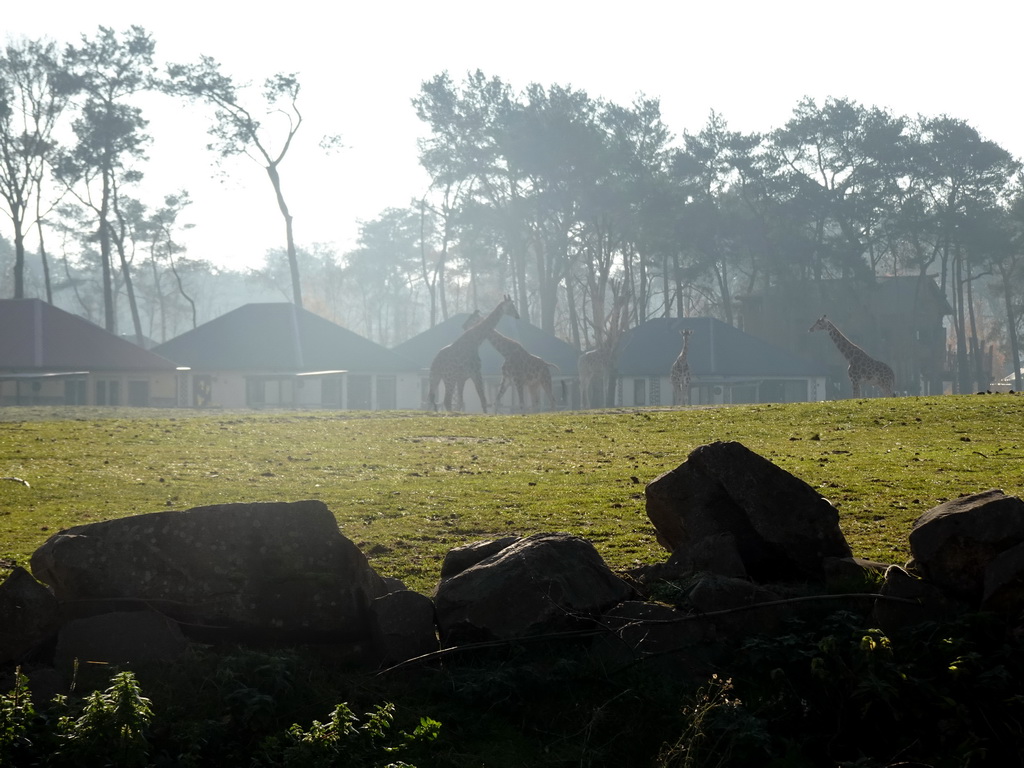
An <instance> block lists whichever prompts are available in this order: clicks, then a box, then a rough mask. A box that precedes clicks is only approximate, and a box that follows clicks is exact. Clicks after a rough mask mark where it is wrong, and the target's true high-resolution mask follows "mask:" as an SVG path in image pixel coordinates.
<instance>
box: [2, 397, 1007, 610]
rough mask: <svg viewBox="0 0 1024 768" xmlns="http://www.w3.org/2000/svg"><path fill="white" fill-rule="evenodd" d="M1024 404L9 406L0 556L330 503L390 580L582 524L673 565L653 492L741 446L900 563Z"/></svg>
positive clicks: (580, 529) (971, 488)
mask: <svg viewBox="0 0 1024 768" xmlns="http://www.w3.org/2000/svg"><path fill="white" fill-rule="evenodd" d="M1022 415H1024V398H1019V397H1015V396H1011V395H993V396H976V395H973V396H946V397H929V398H893V399H875V400H845V401H836V402H827V403H801V404H792V405H754V406H735V407H726V408H705V409H686V410H682V409H679V410H677V409H634V410H622V411H600V412H570V413H556V414H538V415H528V416H493V415H491V416H468V415H448V414H441V415H436V414H423V413H398V412H388V413H374V414H366V413H350V412H304V411H303V412H295V411H289V412H196V411H163V410H148V409H139V410H130V409H50V410H42V409H26V408H0V475H13V476H17V477H21V478H23V479H25V480H27V481H28V482H29V483H30V484H31V487H30V488H26V487H24V486H22V485H20V484H17V483H12V482H2V483H0V558H3V559H4V560H6V561H7V565H8V567H9V565H10V564H11V563H17V564H22V565H27V563H28V559H29V557H30V555H31V553H32V552H33V551H34V550H35V549H36V548H37V547H38V546H39V545H40V544H42V543H43V542H44V541H45V540H46V539H47V537H49V536H50V535H52V534H53V533H55V532H56V531H58V530H60V529H61V528H66V527H69V526H72V525H79V524H82V523H89V522H96V521H99V520H107V519H111V518H115V517H123V516H126V515H133V514H139V513H144V512H154V511H159V510H167V509H188V508H190V507H195V506H201V505H206V504H220V503H228V502H251V501H295V500H299V499H321V500H323V501H324V502H325V503H326V504H327V505H328V507H329V508H330V509H331V510H332V511H333V512H334V514H335V516H336V517H337V520H338V524H339V526H340V527H341V530H342V531H343V532H344V533H345V535H347V536H348V537H349V538H351V539H352V540H353V541H355V542H356V543H357V544H358V545H359V546H360V547H361V548H362V550H363V551H364V552H366V553H367V555H368V557H369V558H370V561H371V563H372V564H373V566H374V567H375V568H376V569H377V570H378V571H379V572H380V573H381V575H384V576H397V577H399V578H401V579H403V580H405V582H406V583H407V584H408V585H409V586H410V587H412V588H414V589H417V590H419V591H422V592H430V591H431V590H432V589H433V587H434V586H435V585H436V583H437V579H438V573H439V570H440V564H441V559H442V558H443V557H444V555H445V553H446V552H448V551H449V550H450V549H451V548H453V547H456V546H459V545H461V544H464V543H467V542H470V541H475V540H478V539H481V538H488V537H495V536H501V535H507V534H509V533H517V534H522V535H527V534H531V533H535V532H541V531H566V532H569V533H573V534H577V535H579V536H582V537H584V538H586V539H588V540H590V541H592V542H593V543H594V544H595V546H596V547H597V549H598V551H599V552H600V553H601V554H602V556H603V557H604V558H605V560H606V561H607V562H608V563H609V565H611V566H612V567H613V568H625V567H630V566H633V565H636V564H646V563H654V562H661V561H663V560H664V559H665V558H666V556H667V555H666V553H665V552H664V551H663V550H662V549H661V548H660V547H659V546H658V544H657V543H656V541H655V539H654V533H653V528H652V526H651V525H650V523H649V521H648V519H647V516H646V513H645V511H644V494H643V491H644V485H645V484H646V483H648V482H650V481H651V480H653V479H654V478H655V477H657V476H658V475H659V474H661V473H662V472H666V471H668V470H670V469H673V468H675V467H677V466H678V465H679V464H680V463H682V462H683V461H685V459H686V457H687V455H688V453H689V452H690V451H691V450H693V449H694V448H696V447H697V446H699V445H702V444H705V443H709V442H713V441H716V440H737V441H739V442H742V443H743V444H744V445H746V446H747V447H748V448H750V449H751V450H753V451H755V452H757V453H760V454H761V455H763V456H765V457H766V458H768V459H769V460H771V461H772V462H774V463H775V464H777V465H779V466H780V467H782V468H784V469H786V470H788V471H790V472H792V473H793V474H794V475H796V476H797V477H799V478H801V479H802V480H804V481H806V482H807V483H809V484H810V485H811V486H813V487H814V488H816V489H818V490H819V492H821V493H822V494H823V495H824V496H826V497H828V498H829V499H831V500H832V501H833V503H835V504H836V506H837V507H838V509H839V512H840V524H841V526H842V528H843V532H844V533H845V535H846V537H847V539H848V541H849V542H850V545H851V547H852V548H853V551H854V554H856V555H857V556H859V557H866V558H871V559H875V560H881V561H883V562H893V563H902V562H903V561H904V560H905V559H906V558H907V557H908V555H909V550H908V545H907V535H908V533H909V532H910V529H911V526H912V524H913V522H914V520H915V519H916V518H917V517H918V516H919V515H920V514H921V513H923V512H925V511H926V510H928V509H930V508H931V507H933V506H935V505H936V504H939V503H940V502H942V501H945V500H947V499H951V498H955V497H957V496H961V495H964V494H968V493H974V492H977V491H981V490H985V489H988V488H1002V489H1003V490H1004V491H1005V492H1006V493H1008V494H1012V495H1021V494H1022V492H1024V475H1022V471H1021V470H1022V467H1024V464H1022V461H1024V436H1022V434H1021V425H1022V423H1024V422H1022V418H1021V417H1022Z"/></svg>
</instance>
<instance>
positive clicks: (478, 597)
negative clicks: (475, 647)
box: [434, 533, 633, 646]
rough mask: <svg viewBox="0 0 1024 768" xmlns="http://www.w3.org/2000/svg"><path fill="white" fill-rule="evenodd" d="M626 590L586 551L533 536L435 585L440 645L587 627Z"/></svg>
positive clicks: (586, 545)
mask: <svg viewBox="0 0 1024 768" xmlns="http://www.w3.org/2000/svg"><path fill="white" fill-rule="evenodd" d="M632 595H633V590H632V589H631V588H630V586H629V585H628V584H627V583H626V582H625V581H623V580H622V579H620V578H619V577H618V576H616V575H615V574H614V573H612V571H611V570H610V569H609V568H608V566H607V565H606V564H605V562H604V560H602V559H601V556H600V555H599V554H598V553H597V550H595V549H594V546H593V545H592V544H591V543H590V542H588V541H585V540H583V539H581V538H578V537H576V536H570V535H569V534H566V533H539V534H534V535H533V536H528V537H526V538H524V539H521V540H519V541H517V542H515V543H514V544H510V545H509V546H507V547H504V548H503V549H501V550H500V551H499V552H497V553H496V554H493V555H491V556H490V557H487V558H485V559H484V560H481V561H480V562H478V563H477V564H476V565H473V566H471V567H469V568H467V569H465V570H463V571H461V572H459V573H457V574H456V575H454V576H451V577H449V578H446V579H442V580H441V582H440V583H439V584H438V587H437V593H436V595H435V597H434V604H435V606H436V609H437V619H438V627H439V629H440V633H441V641H442V644H443V645H445V646H451V645H458V644H460V643H466V642H475V641H483V640H494V639H501V640H504V639H515V638H522V637H528V636H530V635H536V634H540V633H547V632H557V631H562V630H568V629H575V628H579V627H581V626H593V618H594V617H596V616H599V615H600V614H601V613H603V612H604V611H606V610H607V609H608V608H610V607H611V606H613V605H615V604H616V603H619V602H621V601H623V600H626V599H628V598H630V597H631V596H632Z"/></svg>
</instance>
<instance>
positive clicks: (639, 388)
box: [633, 379, 647, 405]
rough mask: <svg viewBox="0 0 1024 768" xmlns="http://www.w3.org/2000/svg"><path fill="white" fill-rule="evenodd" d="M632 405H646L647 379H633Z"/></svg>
mask: <svg viewBox="0 0 1024 768" xmlns="http://www.w3.org/2000/svg"><path fill="white" fill-rule="evenodd" d="M633 405H647V379H633Z"/></svg>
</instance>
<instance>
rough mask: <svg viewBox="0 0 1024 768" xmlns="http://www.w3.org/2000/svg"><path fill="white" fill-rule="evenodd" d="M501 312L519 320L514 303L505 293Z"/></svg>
mask: <svg viewBox="0 0 1024 768" xmlns="http://www.w3.org/2000/svg"><path fill="white" fill-rule="evenodd" d="M501 311H502V312H504V313H505V314H506V315H508V316H509V317H512V318H515V319H516V320H518V319H519V310H517V309H516V303H515V302H514V301H512V297H511V296H509V295H508V294H507V293H506V294H505V300H504V301H502V302H501Z"/></svg>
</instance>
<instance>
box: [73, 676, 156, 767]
mask: <svg viewBox="0 0 1024 768" xmlns="http://www.w3.org/2000/svg"><path fill="white" fill-rule="evenodd" d="M61 703H63V704H65V705H66V701H62V702H61ZM152 719H153V710H152V708H151V706H150V701H149V699H147V698H146V697H145V696H143V695H142V690H141V689H140V688H139V684H138V681H137V680H136V679H135V675H134V673H132V672H128V671H125V672H118V673H116V674H115V675H114V676H113V678H112V679H111V685H110V687H109V688H107V689H106V690H105V691H93V692H92V693H90V694H89V695H88V696H87V697H86V698H85V701H84V702H83V703H82V705H81V711H80V712H79V713H77V714H65V715H62V716H61V717H60V718H59V719H58V721H57V731H58V735H59V740H60V747H59V749H58V752H57V757H58V759H59V762H61V763H62V764H68V765H116V766H125V768H130V767H131V766H144V765H146V764H147V763H148V760H149V742H148V739H147V731H148V730H149V726H150V723H151V721H152Z"/></svg>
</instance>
